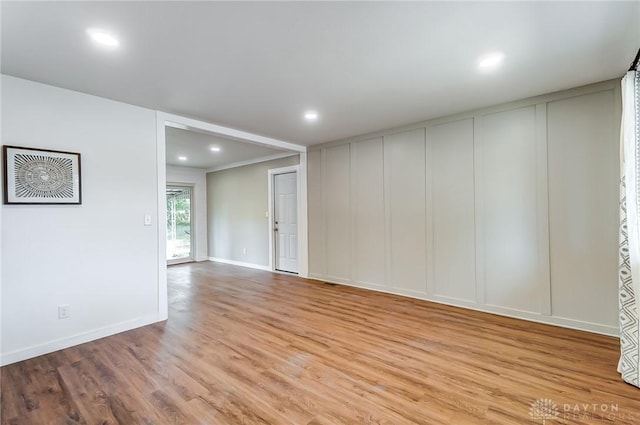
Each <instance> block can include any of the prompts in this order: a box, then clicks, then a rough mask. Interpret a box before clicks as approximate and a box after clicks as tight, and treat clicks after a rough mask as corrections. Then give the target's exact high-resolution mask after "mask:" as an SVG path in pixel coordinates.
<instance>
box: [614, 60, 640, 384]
mask: <svg viewBox="0 0 640 425" xmlns="http://www.w3.org/2000/svg"><path fill="white" fill-rule="evenodd" d="M620 174H621V190H620V281H619V288H620V291H619V304H620V351H621V356H620V363H619V365H618V372H620V373H621V374H622V379H623V380H624V381H625V382H628V383H629V384H631V385H635V386H636V387H640V316H639V314H640V303H639V301H640V73H638V72H635V71H629V72H628V73H627V75H626V76H625V77H624V78H623V79H622V125H621V132H620Z"/></svg>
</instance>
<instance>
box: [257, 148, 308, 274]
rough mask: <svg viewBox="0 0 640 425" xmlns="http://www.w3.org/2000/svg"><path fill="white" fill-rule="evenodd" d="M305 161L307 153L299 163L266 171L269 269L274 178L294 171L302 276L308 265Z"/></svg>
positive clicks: (273, 268) (272, 264)
mask: <svg viewBox="0 0 640 425" xmlns="http://www.w3.org/2000/svg"><path fill="white" fill-rule="evenodd" d="M306 163H307V155H306V154H300V164H299V165H291V166H288V167H281V168H273V169H270V170H268V171H267V176H268V192H269V194H268V196H269V269H270V270H271V271H277V270H276V264H277V261H276V258H275V256H276V255H277V252H276V249H275V243H276V241H275V238H274V219H275V218H274V217H275V203H274V178H275V176H276V175H278V174H289V173H296V186H297V190H296V196H297V204H298V205H297V210H298V229H297V230H298V272H297V274H298V275H299V276H302V277H308V274H309V267H308V258H307V255H308V254H307V252H308V251H307V184H306V177H307V176H306Z"/></svg>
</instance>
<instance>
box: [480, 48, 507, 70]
mask: <svg viewBox="0 0 640 425" xmlns="http://www.w3.org/2000/svg"><path fill="white" fill-rule="evenodd" d="M503 60H504V53H502V52H493V53H489V54H487V55H484V56H482V57H480V59H478V68H479V69H481V70H489V69H495V68H497V67H498V66H500V64H501V63H502V61H503Z"/></svg>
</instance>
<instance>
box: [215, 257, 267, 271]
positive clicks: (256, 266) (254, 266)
mask: <svg viewBox="0 0 640 425" xmlns="http://www.w3.org/2000/svg"><path fill="white" fill-rule="evenodd" d="M209 261H215V262H216V263H224V264H231V265H233V266H240V267H248V268H250V269H258V270H266V271H268V272H270V271H271V269H270V268H269V266H263V265H260V264H254V263H245V262H243V261H235V260H227V259H224V258H216V257H209Z"/></svg>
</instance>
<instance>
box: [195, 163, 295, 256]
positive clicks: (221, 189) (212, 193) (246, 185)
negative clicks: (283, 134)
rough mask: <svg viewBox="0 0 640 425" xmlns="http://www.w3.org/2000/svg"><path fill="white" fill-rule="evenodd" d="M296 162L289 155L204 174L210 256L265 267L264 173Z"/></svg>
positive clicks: (265, 187)
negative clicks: (205, 175) (205, 179)
mask: <svg viewBox="0 0 640 425" xmlns="http://www.w3.org/2000/svg"><path fill="white" fill-rule="evenodd" d="M299 162H300V156H299V155H293V156H290V157H287V158H281V159H275V160H271V161H265V162H259V163H257V164H251V165H245V166H242V167H237V168H230V169H227V170H222V171H215V172H212V173H207V203H208V205H207V214H208V221H207V223H208V233H209V257H210V259H212V260H214V259H215V260H221V261H226V262H232V263H236V264H242V265H247V266H249V267H256V268H262V269H268V268H269V218H268V217H267V216H266V215H265V213H266V212H267V211H268V210H269V196H268V181H269V180H268V176H267V173H268V170H269V169H273V168H281V167H287V166H289V165H297V164H299ZM245 249H246V252H245Z"/></svg>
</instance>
